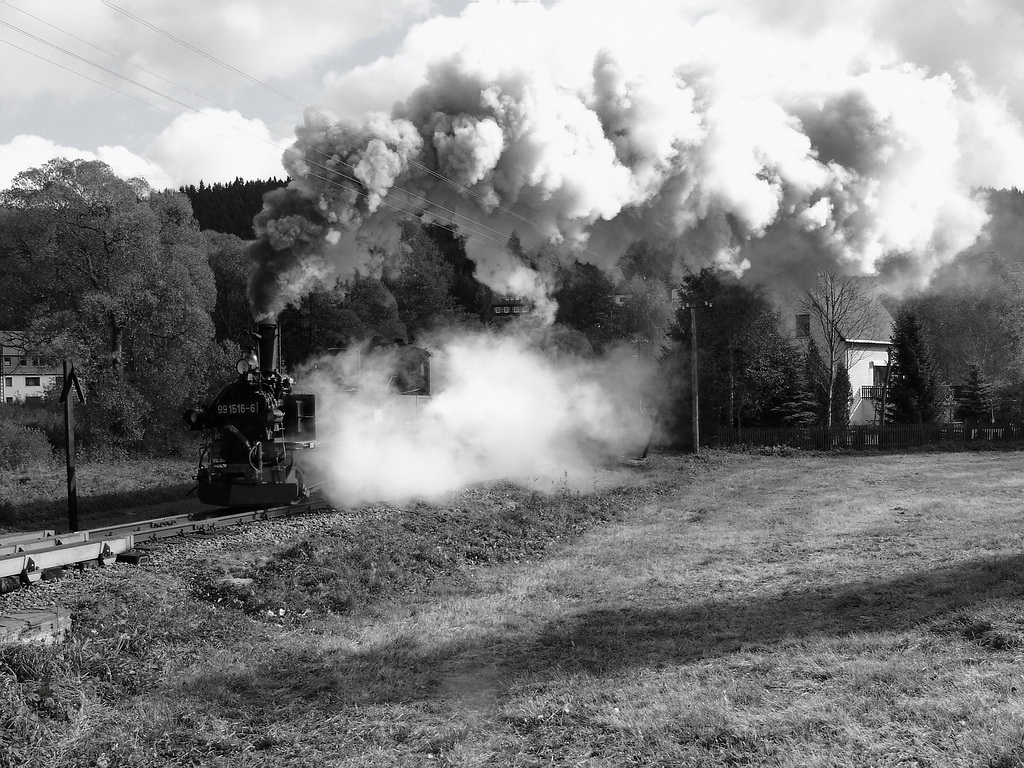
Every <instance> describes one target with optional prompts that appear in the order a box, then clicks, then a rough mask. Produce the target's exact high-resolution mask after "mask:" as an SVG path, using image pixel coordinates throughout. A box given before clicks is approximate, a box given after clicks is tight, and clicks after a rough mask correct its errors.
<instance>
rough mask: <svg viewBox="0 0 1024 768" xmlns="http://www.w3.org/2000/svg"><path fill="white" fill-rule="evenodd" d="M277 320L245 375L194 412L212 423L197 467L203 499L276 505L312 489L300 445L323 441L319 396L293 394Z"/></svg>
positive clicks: (196, 425) (265, 330)
mask: <svg viewBox="0 0 1024 768" xmlns="http://www.w3.org/2000/svg"><path fill="white" fill-rule="evenodd" d="M276 345H277V326H276V325H275V324H262V325H260V326H259V348H260V356H259V358H258V359H257V358H256V356H255V355H249V356H247V357H245V358H243V359H241V360H239V361H238V367H237V370H238V378H237V379H235V380H234V381H233V382H231V383H230V384H228V385H227V386H225V387H224V388H223V389H221V391H220V392H218V393H217V396H216V397H215V398H214V400H213V402H212V403H211V404H210V405H209V406H208V407H206V408H205V409H202V410H193V411H189V412H188V413H186V415H185V418H186V421H187V422H188V423H189V424H190V426H191V428H192V429H205V430H207V431H208V432H209V434H210V440H209V442H208V444H207V445H206V446H205V447H204V448H203V449H202V450H201V451H200V456H199V468H198V471H197V473H196V480H197V482H198V495H199V500H200V501H202V502H203V503H205V504H212V505H216V506H221V507H271V506H280V505H284V504H291V503H294V502H296V501H300V500H302V499H304V498H306V497H307V496H308V495H309V491H308V489H307V487H306V484H305V482H304V478H303V473H302V469H301V467H299V466H297V465H296V463H295V452H296V451H299V450H302V449H305V448H312V447H313V446H314V445H315V440H316V433H315V409H316V400H315V397H314V396H313V395H303V394H293V393H292V391H291V386H292V380H291V378H289V377H287V376H284V375H282V374H281V373H280V372H279V371H278V370H277V360H276V356H275V352H276Z"/></svg>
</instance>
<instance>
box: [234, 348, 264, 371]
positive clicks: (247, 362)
mask: <svg viewBox="0 0 1024 768" xmlns="http://www.w3.org/2000/svg"><path fill="white" fill-rule="evenodd" d="M258 365H259V361H257V360H256V355H254V354H252V353H251V352H250V353H249V354H248V355H246V356H245V357H243V358H242V359H241V360H239V361H238V362H237V363H235V370H236V371H238V372H239V373H248V372H249V371H255V370H256V367H257V366H258Z"/></svg>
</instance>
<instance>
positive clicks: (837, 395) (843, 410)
mask: <svg viewBox="0 0 1024 768" xmlns="http://www.w3.org/2000/svg"><path fill="white" fill-rule="evenodd" d="M852 403H853V385H852V384H851V383H850V372H849V371H848V370H847V369H846V366H845V365H840V366H838V367H837V368H836V377H835V380H834V381H833V382H832V427H833V428H834V429H846V428H847V427H848V426H850V406H851V405H852Z"/></svg>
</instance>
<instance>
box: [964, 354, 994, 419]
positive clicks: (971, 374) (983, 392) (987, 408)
mask: <svg viewBox="0 0 1024 768" xmlns="http://www.w3.org/2000/svg"><path fill="white" fill-rule="evenodd" d="M957 405H958V408H957V411H958V413H959V416H960V418H961V419H963V420H964V421H968V422H975V423H977V422H981V421H989V420H991V418H992V387H991V386H990V385H989V383H988V382H987V381H986V380H985V378H984V377H983V376H982V375H981V368H980V367H979V366H978V365H976V364H972V365H970V366H968V368H967V382H966V383H965V384H964V388H963V391H962V393H961V395H960V397H959V398H958V402H957Z"/></svg>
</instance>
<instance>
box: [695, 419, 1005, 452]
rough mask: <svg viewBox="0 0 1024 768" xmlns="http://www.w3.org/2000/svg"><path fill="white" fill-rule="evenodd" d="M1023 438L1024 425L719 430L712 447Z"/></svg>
mask: <svg viewBox="0 0 1024 768" xmlns="http://www.w3.org/2000/svg"><path fill="white" fill-rule="evenodd" d="M1022 438H1024V425H1022V424H1015V423H1003V424H981V425H974V424H893V425H887V426H884V427H878V426H871V425H862V426H855V427H847V428H846V429H831V430H830V429H826V428H824V427H740V428H730V427H719V429H718V434H717V435H716V436H715V437H714V438H712V444H713V445H720V446H731V445H763V446H776V445H778V446H789V447H791V448H803V449H806V450H814V451H834V450H849V451H865V450H873V451H877V450H883V451H901V450H906V449H908V448H920V447H923V446H928V445H939V444H946V445H950V444H957V443H961V444H964V443H972V442H978V441H985V442H1002V441H1011V440H1021V439H1022Z"/></svg>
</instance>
